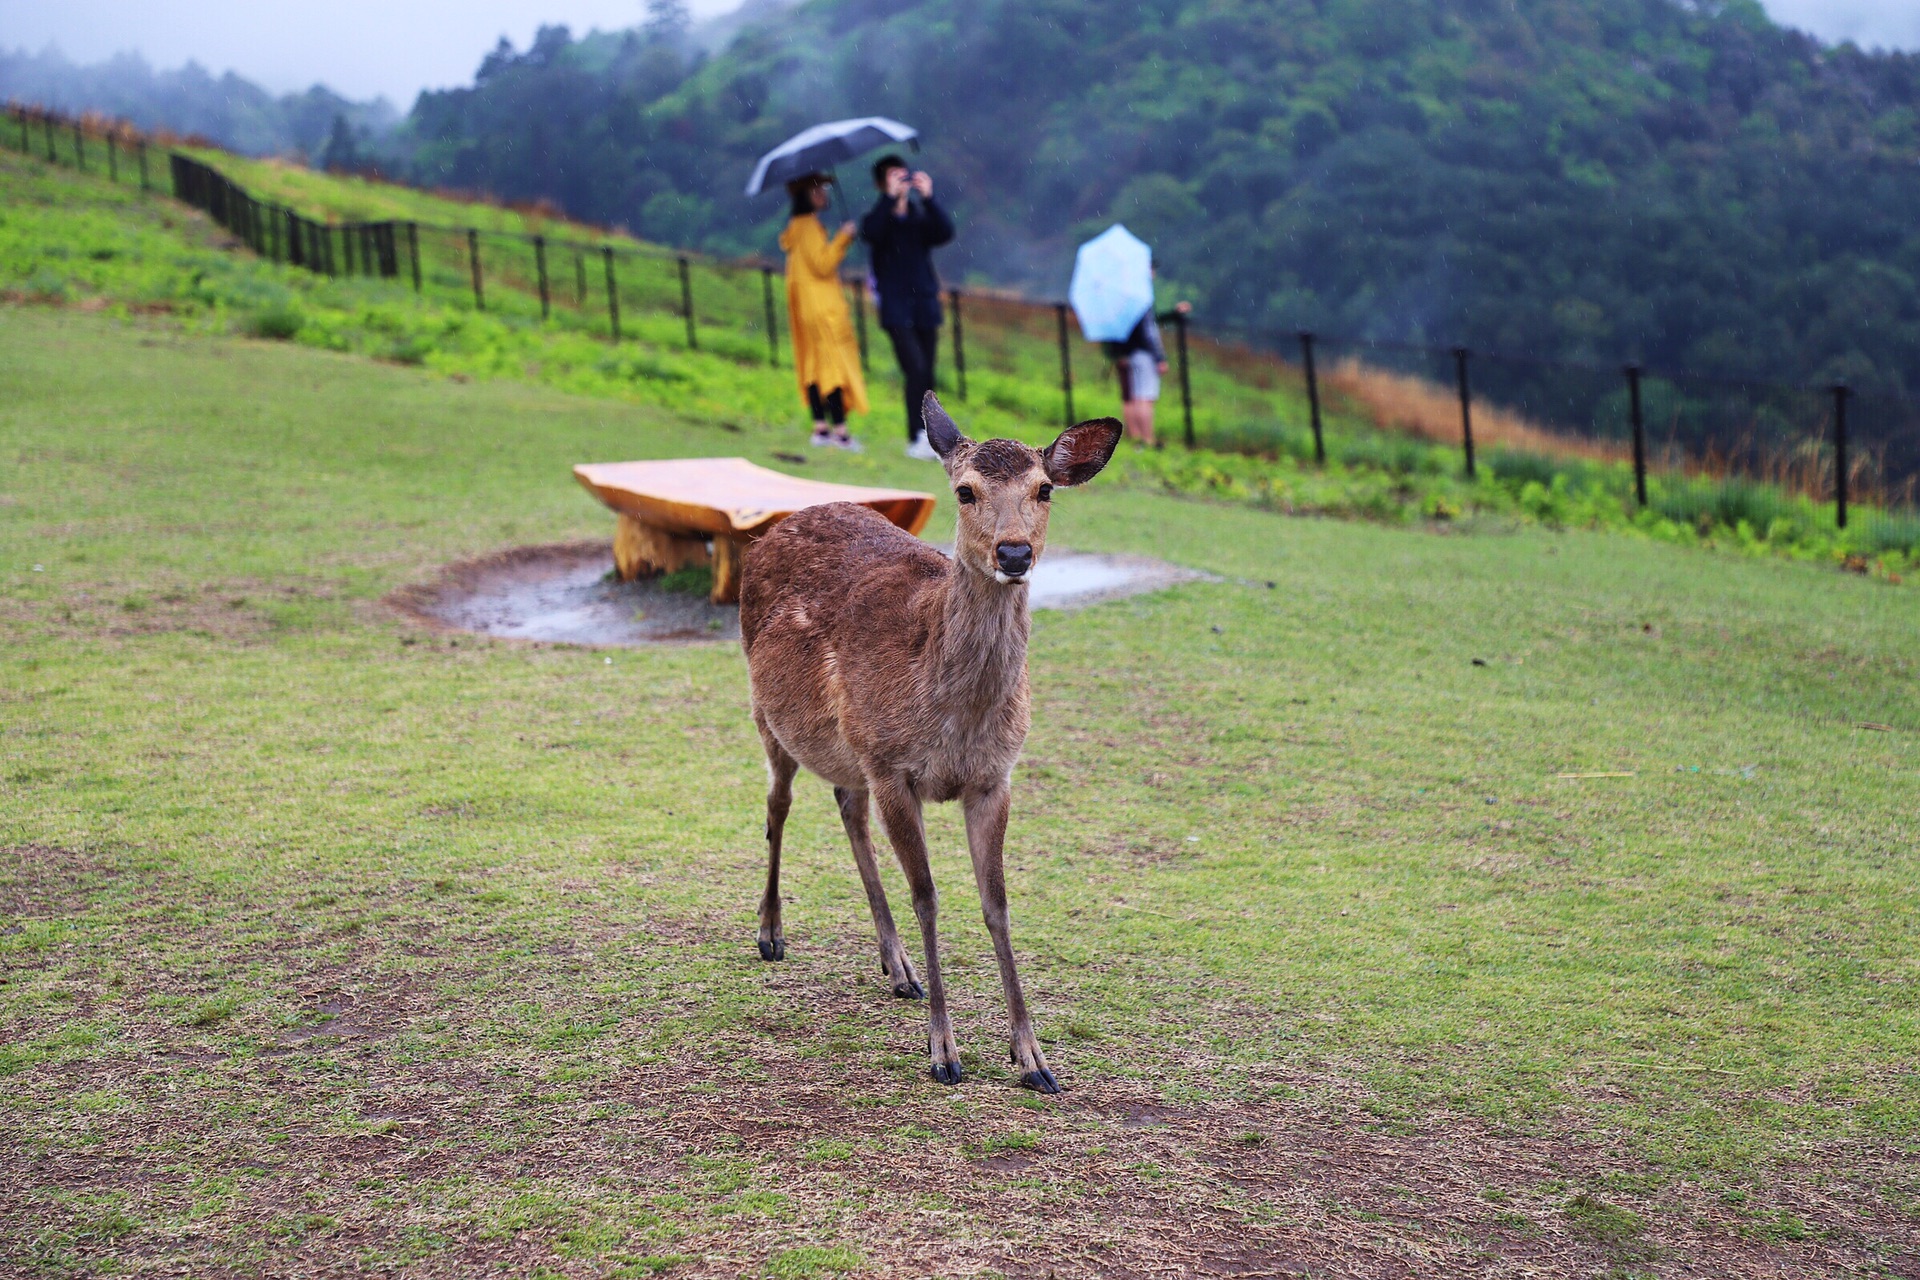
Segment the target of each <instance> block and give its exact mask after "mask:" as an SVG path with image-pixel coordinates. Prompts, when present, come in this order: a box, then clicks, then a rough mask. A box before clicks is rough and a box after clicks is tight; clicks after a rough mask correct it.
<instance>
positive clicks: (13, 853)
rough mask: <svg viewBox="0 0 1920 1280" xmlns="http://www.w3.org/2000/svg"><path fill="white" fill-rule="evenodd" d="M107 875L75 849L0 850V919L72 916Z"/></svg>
mask: <svg viewBox="0 0 1920 1280" xmlns="http://www.w3.org/2000/svg"><path fill="white" fill-rule="evenodd" d="M4 781H7V775H4V774H0V782H4ZM109 874H110V873H109V872H107V871H105V870H103V869H102V868H101V866H100V865H99V864H98V863H97V862H95V861H94V859H93V858H91V857H89V856H88V855H86V854H84V853H81V852H79V851H78V850H75V849H60V848H55V847H53V846H52V845H44V844H22V845H11V846H8V847H5V848H0V920H54V919H59V918H61V917H63V916H69V915H73V914H75V913H77V912H79V911H81V910H84V909H85V907H86V904H87V899H88V898H89V897H90V896H92V894H93V893H94V891H95V890H97V889H98V888H99V887H100V885H101V884H102V883H103V882H104V881H105V880H106V879H107V878H108V876H109ZM13 927H16V928H17V926H13Z"/></svg>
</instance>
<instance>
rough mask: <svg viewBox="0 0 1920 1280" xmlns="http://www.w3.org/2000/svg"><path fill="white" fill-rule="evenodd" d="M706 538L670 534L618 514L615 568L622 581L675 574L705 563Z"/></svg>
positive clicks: (615, 533)
mask: <svg viewBox="0 0 1920 1280" xmlns="http://www.w3.org/2000/svg"><path fill="white" fill-rule="evenodd" d="M708 560H709V556H708V554H707V544H706V540H705V538H704V537H702V536H700V535H698V534H695V535H691V536H688V535H684V534H675V533H669V532H668V531H667V530H665V529H661V528H659V527H657V526H655V525H650V524H644V523H642V522H641V521H639V520H636V519H634V518H633V517H632V516H629V515H616V516H615V517H614V526H613V567H614V568H615V569H616V570H618V571H619V574H620V580H621V581H622V582H631V581H633V580H634V579H635V578H637V577H639V576H640V575H641V574H643V573H672V572H673V571H674V570H676V569H684V568H686V567H687V566H688V565H690V564H706V563H708Z"/></svg>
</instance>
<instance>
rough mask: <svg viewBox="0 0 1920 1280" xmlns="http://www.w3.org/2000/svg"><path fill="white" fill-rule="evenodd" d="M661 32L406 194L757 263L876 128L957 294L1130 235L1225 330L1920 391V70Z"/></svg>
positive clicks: (933, 20) (1109, 1)
mask: <svg viewBox="0 0 1920 1280" xmlns="http://www.w3.org/2000/svg"><path fill="white" fill-rule="evenodd" d="M672 8H673V6H671V5H657V6H655V10H656V22H655V24H654V25H653V26H652V27H650V28H643V29H638V30H636V31H634V32H630V33H625V34H622V35H617V36H597V37H594V38H592V39H589V40H585V41H573V40H571V39H570V38H569V37H568V35H567V33H566V32H565V31H564V29H560V28H551V29H549V30H547V31H546V32H544V33H543V34H542V36H541V38H540V39H539V40H538V41H537V42H536V44H535V46H534V47H533V48H532V49H531V50H529V51H527V52H525V53H516V52H515V51H513V50H511V49H504V48H503V49H502V50H500V51H498V52H496V54H495V55H494V56H492V57H491V58H489V60H488V63H487V66H486V67H484V68H483V69H482V71H481V74H480V77H479V79H478V81H477V82H476V84H475V85H474V86H473V87H472V88H470V89H464V90H457V91H452V92H447V93H439V94H427V95H423V97H422V98H421V100H420V101H419V103H418V104H417V105H416V107H415V110H414V112H413V114H412V116H411V117H410V119H409V120H408V122H407V124H406V125H405V126H404V128H403V130H402V132H401V135H400V138H401V140H402V142H403V144H404V146H405V148H406V154H405V156H404V163H405V165H406V166H407V169H408V171H409V172H411V173H412V174H413V175H414V176H415V177H416V178H418V179H421V180H424V181H428V182H432V183H438V184H446V185H451V186H456V187H468V188H475V189H485V190H488V191H491V192H494V193H496V194H499V195H502V196H506V197H509V198H531V197H536V196H547V197H550V198H553V199H555V200H557V201H559V202H560V203H561V204H563V205H564V206H565V207H566V208H567V210H568V211H569V212H571V213H573V214H575V215H578V216H583V217H587V218H592V219H596V220H599V221H604V222H618V223H624V224H627V225H629V226H631V227H632V228H633V229H634V230H636V231H638V232H640V233H642V234H644V235H647V236H649V237H654V238H658V239H664V240H669V241H676V242H681V243H693V244H699V245H703V246H705V247H708V248H713V249H719V250H727V251H736V252H741V251H757V252H765V251H768V250H769V249H770V248H771V244H772V234H773V229H774V227H775V225H776V223H777V222H778V220H779V218H780V216H781V212H782V211H781V209H780V207H779V205H780V202H779V200H778V198H777V197H773V196H769V197H766V198H764V199H762V200H760V201H757V202H754V201H748V200H746V199H745V198H744V197H743V196H742V195H741V194H740V192H741V187H742V184H743V181H744V178H745V176H746V173H747V171H748V168H749V166H750V163H751V161H752V159H753V157H754V156H755V155H756V154H757V153H758V152H759V151H761V150H763V149H765V148H766V147H769V146H771V145H773V144H774V143H776V142H778V141H779V140H780V139H781V138H783V137H785V136H786V135H787V134H789V133H791V132H793V131H794V130H796V129H798V128H800V127H802V126H804V125H806V124H808V123H811V122H814V121H817V120H821V119H828V118H833V117H835V116H842V115H852V114H865V113H869V112H878V113H883V114H888V115H894V116H898V117H899V118H901V119H904V120H907V121H909V122H911V123H913V124H915V125H917V126H919V127H920V128H921V129H922V130H923V131H924V132H925V135H926V141H927V151H926V156H925V159H926V163H927V164H928V165H929V167H931V168H932V169H934V170H935V172H936V173H937V174H938V176H939V179H940V181H941V184H942V186H941V190H942V192H943V194H944V195H945V196H946V197H947V198H948V200H949V203H950V205H951V206H952V207H953V208H954V209H955V211H956V213H957V215H958V217H959V219H960V222H961V225H962V236H961V240H960V242H959V243H958V244H957V245H956V246H955V247H954V248H953V249H952V250H951V251H950V252H949V253H948V255H947V256H946V258H945V259H944V265H945V267H946V269H947V270H948V271H949V273H950V274H952V275H953V276H955V277H957V278H977V279H984V280H991V281H997V282H1003V283H1012V284H1022V285H1026V286H1028V287H1030V288H1036V289H1042V290H1045V291H1048V292H1051V293H1058V292H1059V291H1061V290H1062V289H1063V287H1064V282H1065V274H1066V270H1067V266H1068V264H1069V261H1070V255H1071V250H1072V246H1073V243H1074V242H1075V240H1076V238H1077V237H1079V236H1081V235H1083V234H1085V233H1087V232H1088V231H1090V230H1093V229H1095V228H1098V227H1100V226H1102V225H1104V224H1105V223H1106V222H1107V221H1108V220H1110V219H1114V218H1118V219H1121V220H1124V221H1125V222H1126V223H1127V224H1128V225H1129V226H1131V227H1133V228H1135V229H1136V230H1138V231H1139V232H1141V233H1142V234H1143V235H1144V236H1146V237H1147V238H1148V239H1150V240H1151V241H1152V242H1153V243H1154V245H1155V247H1156V252H1157V255H1158V258H1159V261H1160V263H1161V266H1162V271H1163V273H1164V275H1165V276H1166V277H1167V278H1168V279H1169V282H1170V283H1171V284H1173V285H1176V286H1177V287H1178V288H1180V289H1181V290H1183V291H1185V292H1186V293H1188V294H1190V295H1191V296H1192V297H1193V298H1194V300H1195V301H1196V303H1197V304H1198V305H1199V307H1200V309H1201V313H1202V315H1203V316H1205V317H1207V318H1209V319H1210V320H1211V321H1213V322H1214V323H1216V324H1218V323H1224V322H1232V323H1234V324H1237V325H1241V326H1245V327H1249V328H1259V329H1270V330H1274V331H1279V332H1290V331H1291V330H1293V329H1295V328H1297V327H1300V326H1303V325H1310V326H1314V327H1316V328H1320V329H1323V330H1329V331H1334V332H1347V333H1355V334H1365V335H1369V336H1373V337H1378V338H1385V339H1398V340H1411V341H1430V342H1443V343H1446V342H1456V341H1459V342H1466V343H1469V344H1472V345H1474V346H1477V347H1482V348H1491V349H1498V350H1505V351H1511V352H1518V353H1532V354H1537V355H1543V356H1555V357H1562V358H1574V359H1591V360H1594V361H1598V362H1607V363H1611V362H1614V361H1616V360H1619V359H1621V358H1625V357H1636V358H1640V359H1644V360H1647V361H1649V362H1651V363H1654V364H1656V365H1664V366H1668V367H1674V368H1686V369H1692V370H1696V371H1699V372H1703V373H1713V374H1720V375H1724V376H1765V377H1791V378H1815V377H1818V378H1826V377H1842V376H1844V377H1846V378H1849V379H1851V380H1853V381H1854V382H1856V383H1857V384H1860V385H1863V386H1872V387H1877V388H1880V389H1884V390H1894V389H1899V388H1905V387H1908V386H1909V385H1910V384H1912V383H1913V382H1915V381H1920V298H1916V293H1915V278H1916V276H1920V216H1916V214H1915V212H1914V211H1915V210H1916V209H1920V58H1915V57H1913V56H1908V55H1883V54H1867V53H1862V52H1860V51H1858V50H1856V49H1853V48H1851V47H1842V48H1839V49H1832V48H1823V47H1821V46H1820V45H1819V44H1818V43H1817V42H1816V41H1814V40H1812V39H1811V38H1809V37H1806V36H1804V35H1801V34H1799V33H1796V32H1791V31H1788V30H1785V29H1783V28H1780V27H1778V26H1776V25H1774V24H1773V23H1771V22H1770V21H1769V20H1768V19H1767V18H1766V16H1765V15H1764V14H1763V12H1762V11H1761V10H1760V9H1759V7H1758V6H1757V5H1756V4H1754V3H1752V0H1733V2H1731V3H1724V4H1723V3H1695V4H1675V3H1671V2H1670V0H1512V2H1511V3H1507V2H1502V3H1494V2H1493V0H1260V2H1255V0H1101V2H1100V3H1094V0H982V2H981V3H976V4H969V5H952V4H946V3H932V2H931V0H813V2H812V3H809V4H806V5H803V6H801V7H799V8H797V9H794V10H791V11H785V12H774V13H771V14H769V15H767V16H766V17H764V18H762V19H761V20H760V21H759V22H758V23H755V24H751V25H749V26H747V27H746V29H745V30H743V32H742V33H741V34H740V36H739V37H738V38H737V39H736V40H735V41H734V42H733V43H732V44H731V45H730V46H729V47H727V48H726V49H725V50H724V51H723V52H721V53H719V54H718V55H716V56H714V57H711V58H705V57H703V56H702V55H700V54H699V53H698V52H696V51H695V50H694V49H693V47H692V46H691V45H690V44H689V42H687V41H686V40H685V39H684V35H683V33H682V32H681V31H680V30H678V29H676V28H675V27H674V26H673V23H672V22H671V20H670V19H671V11H672ZM662 12H664V13H665V15H666V18H667V19H668V20H665V21H662V20H660V17H661V14H662ZM843 177H845V178H846V179H848V183H847V185H848V194H849V196H850V197H854V198H857V199H862V200H864V198H865V196H866V191H865V189H864V186H863V185H862V182H861V178H862V175H861V174H859V173H858V172H855V171H848V172H847V173H845V174H843Z"/></svg>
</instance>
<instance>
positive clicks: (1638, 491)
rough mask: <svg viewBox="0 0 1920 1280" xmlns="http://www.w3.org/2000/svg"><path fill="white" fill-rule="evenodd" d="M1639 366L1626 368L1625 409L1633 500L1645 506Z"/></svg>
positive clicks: (1644, 434)
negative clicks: (1628, 423) (1630, 422)
mask: <svg viewBox="0 0 1920 1280" xmlns="http://www.w3.org/2000/svg"><path fill="white" fill-rule="evenodd" d="M1640 373H1641V369H1640V366H1639V365H1637V364H1630V365H1628V366H1627V409H1628V411H1629V413H1631V414H1632V419H1633V499H1634V501H1635V502H1637V503H1638V504H1639V505H1640V506H1641V507H1642V508H1644V507H1645V506H1646V505H1647V420H1646V416H1645V415H1644V414H1643V413H1642V412H1641V409H1640Z"/></svg>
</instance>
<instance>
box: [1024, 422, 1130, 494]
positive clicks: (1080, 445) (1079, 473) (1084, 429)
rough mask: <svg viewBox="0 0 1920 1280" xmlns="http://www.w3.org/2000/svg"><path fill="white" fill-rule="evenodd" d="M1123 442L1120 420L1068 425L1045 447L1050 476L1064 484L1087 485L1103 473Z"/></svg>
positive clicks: (1041, 453)
mask: <svg viewBox="0 0 1920 1280" xmlns="http://www.w3.org/2000/svg"><path fill="white" fill-rule="evenodd" d="M1119 443H1120V419H1118V418H1095V419H1094V420H1093V421H1091V422H1082V423H1080V424H1079V425H1078V426H1072V427H1068V428H1067V429H1066V430H1065V431H1062V432H1061V433H1060V438H1059V439H1058V440H1055V441H1054V442H1053V443H1052V444H1050V445H1048V446H1047V447H1046V448H1045V449H1043V450H1041V452H1040V458H1041V461H1042V462H1044V463H1045V464H1046V468H1047V479H1049V480H1051V481H1053V482H1054V483H1055V484H1060V485H1076V484H1085V483H1086V482H1087V481H1089V480H1091V479H1093V478H1094V477H1095V476H1097V475H1099V474H1100V468H1102V467H1104V466H1106V465H1107V462H1108V460H1109V459H1111V458H1112V457H1113V451H1114V448H1115V447H1116V446H1118V445H1119Z"/></svg>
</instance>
